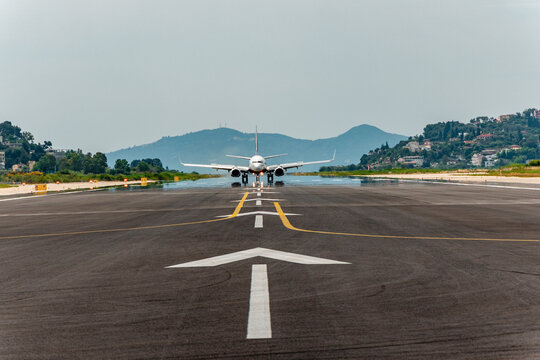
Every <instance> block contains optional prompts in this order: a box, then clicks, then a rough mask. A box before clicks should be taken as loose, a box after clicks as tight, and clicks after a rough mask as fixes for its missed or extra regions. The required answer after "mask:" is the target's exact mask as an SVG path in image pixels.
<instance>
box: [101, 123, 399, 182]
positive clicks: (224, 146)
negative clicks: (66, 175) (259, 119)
mask: <svg viewBox="0 0 540 360" xmlns="http://www.w3.org/2000/svg"><path fill="white" fill-rule="evenodd" d="M405 139H407V137H406V136H402V135H396V134H390V133H387V132H384V131H382V130H380V129H378V128H376V127H374V126H371V125H359V126H356V127H354V128H352V129H350V130H349V131H347V132H346V133H344V134H342V135H339V136H337V137H333V138H327V139H320V140H302V139H295V138H292V137H290V136H286V135H281V134H265V133H260V134H259V153H260V154H261V155H263V156H264V155H273V154H281V153H287V154H288V155H286V156H283V157H281V158H277V159H271V160H269V163H270V164H274V163H280V162H293V161H298V160H302V161H313V160H324V159H330V158H331V157H332V154H333V152H334V149H335V150H336V159H335V161H334V162H333V163H334V164H350V163H357V162H358V161H359V160H360V158H361V157H362V155H363V154H365V153H367V152H368V151H369V150H370V149H374V148H376V147H379V146H381V144H385V143H386V142H388V144H389V145H390V146H393V145H395V144H397V143H398V142H399V141H401V140H405ZM254 153H255V135H254V134H253V133H242V132H240V131H237V130H233V129H229V128H218V129H213V130H202V131H197V132H192V133H188V134H185V135H181V136H172V137H171V136H168V137H163V138H161V139H160V140H158V141H156V142H153V143H151V144H146V145H140V146H134V147H131V148H127V149H121V150H117V151H113V152H111V153H108V154H106V155H107V159H108V162H109V166H111V167H112V166H114V163H115V161H116V160H117V159H126V160H128V161H130V162H131V161H132V160H136V159H143V158H159V159H161V161H162V162H163V166H167V167H169V168H170V169H178V170H181V171H184V172H191V171H197V172H202V173H204V172H214V171H215V170H210V169H209V170H207V171H205V170H206V169H204V168H186V167H184V166H182V165H181V164H180V162H179V159H180V158H181V159H182V161H184V162H190V163H200V164H211V163H220V164H238V165H244V164H247V161H246V160H241V159H232V158H228V157H226V156H225V155H226V154H230V155H243V156H251V155H253V154H254ZM301 169H302V170H305V171H313V170H318V169H319V165H312V166H305V167H302V168H301Z"/></svg>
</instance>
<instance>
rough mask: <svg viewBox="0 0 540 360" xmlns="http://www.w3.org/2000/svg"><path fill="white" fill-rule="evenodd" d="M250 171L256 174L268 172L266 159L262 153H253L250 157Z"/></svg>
mask: <svg viewBox="0 0 540 360" xmlns="http://www.w3.org/2000/svg"><path fill="white" fill-rule="evenodd" d="M249 171H250V172H251V173H254V174H261V173H265V172H266V160H265V158H264V157H262V156H261V155H253V156H252V157H251V159H249Z"/></svg>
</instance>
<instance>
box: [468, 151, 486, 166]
mask: <svg viewBox="0 0 540 360" xmlns="http://www.w3.org/2000/svg"><path fill="white" fill-rule="evenodd" d="M483 160H484V155H482V154H474V155H473V156H472V157H471V164H472V166H482V161H483Z"/></svg>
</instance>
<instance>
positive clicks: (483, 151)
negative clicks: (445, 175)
mask: <svg viewBox="0 0 540 360" xmlns="http://www.w3.org/2000/svg"><path fill="white" fill-rule="evenodd" d="M539 136H540V110H537V109H527V110H525V111H524V112H522V113H515V114H509V115H501V116H499V117H497V118H489V117H477V118H474V119H471V120H470V121H469V123H461V122H457V121H449V122H439V123H436V124H430V125H427V126H426V127H425V128H424V132H423V134H422V135H419V136H415V137H411V138H409V140H407V141H401V142H399V143H398V144H397V145H396V146H394V147H391V146H382V147H380V148H376V149H375V150H372V151H370V152H369V154H367V155H364V156H363V157H362V158H361V161H360V163H359V164H356V165H349V166H338V167H335V166H334V167H332V166H330V167H323V168H321V170H322V171H344V170H360V169H377V168H391V167H423V168H428V167H433V168H442V169H452V168H466V167H494V166H502V165H507V164H510V163H526V162H527V161H530V160H533V159H539V158H540V150H539Z"/></svg>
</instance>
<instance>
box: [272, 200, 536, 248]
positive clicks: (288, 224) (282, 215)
mask: <svg viewBox="0 0 540 360" xmlns="http://www.w3.org/2000/svg"><path fill="white" fill-rule="evenodd" d="M274 206H275V207H276V210H277V213H278V215H279V218H280V219H281V222H282V223H283V226H285V227H286V228H287V229H290V230H294V231H301V232H307V233H313V234H326V235H340V236H355V237H368V238H369V237H370V238H386V239H414V240H469V241H506V242H540V239H490V238H466V237H439V236H409V235H402V236H401V235H377V234H354V233H341V232H332V231H322V230H306V229H299V228H297V227H295V226H294V225H292V224H291V222H290V221H289V219H287V216H286V215H285V213H284V212H283V210H282V209H281V206H280V205H279V203H278V202H275V203H274Z"/></svg>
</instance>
